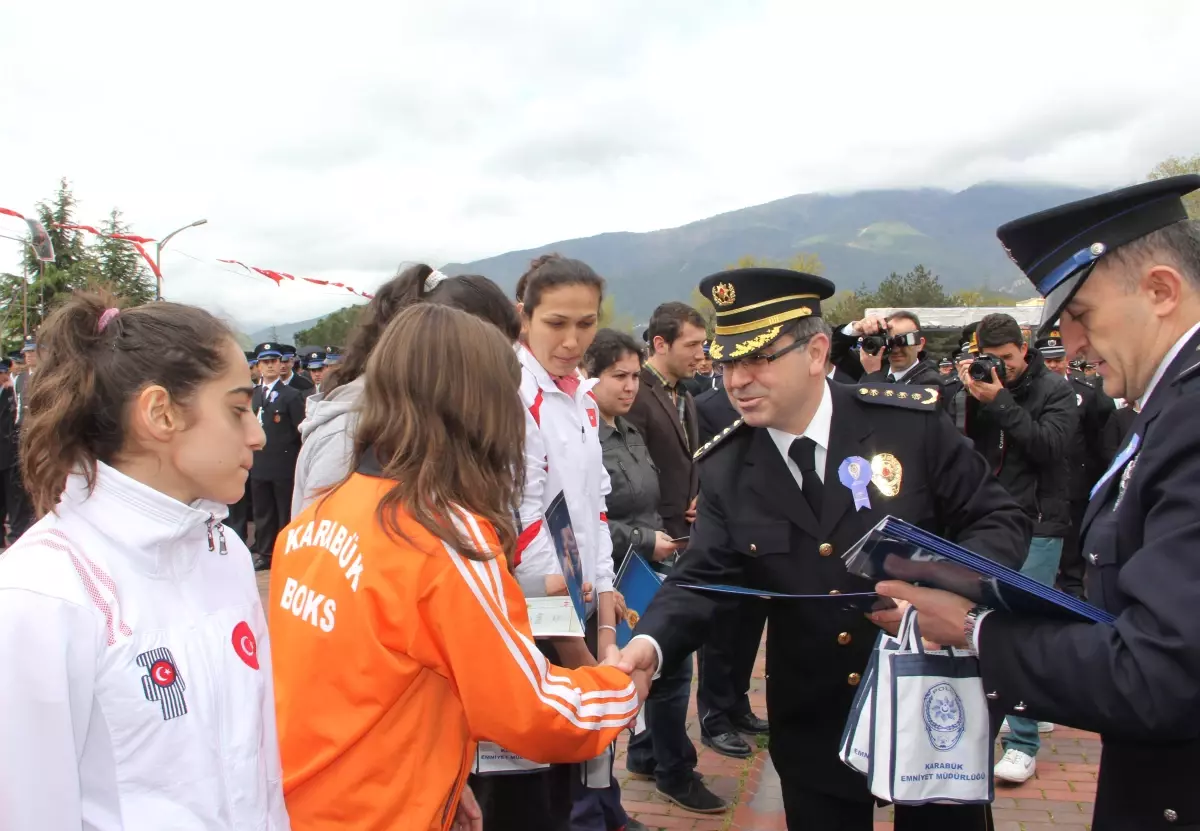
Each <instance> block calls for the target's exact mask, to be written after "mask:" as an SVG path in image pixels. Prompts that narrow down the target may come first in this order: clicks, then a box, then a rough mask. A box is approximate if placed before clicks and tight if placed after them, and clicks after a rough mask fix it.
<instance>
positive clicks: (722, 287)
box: [712, 283, 737, 306]
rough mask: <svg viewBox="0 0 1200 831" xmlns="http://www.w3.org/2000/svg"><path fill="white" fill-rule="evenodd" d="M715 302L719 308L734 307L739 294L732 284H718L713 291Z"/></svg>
mask: <svg viewBox="0 0 1200 831" xmlns="http://www.w3.org/2000/svg"><path fill="white" fill-rule="evenodd" d="M712 298H713V302H714V303H716V304H717V305H718V306H732V305H733V301H735V300H737V292H736V291H734V289H733V284H732V283H717V284H716V285H715V286H713V290H712Z"/></svg>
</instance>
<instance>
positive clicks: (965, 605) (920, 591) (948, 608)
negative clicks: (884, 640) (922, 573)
mask: <svg viewBox="0 0 1200 831" xmlns="http://www.w3.org/2000/svg"><path fill="white" fill-rule="evenodd" d="M875 591H877V592H879V593H880V594H881V595H883V596H884V597H890V598H892V599H893V600H895V601H896V602H897V603H900V602H901V601H905V600H906V601H908V602H909V603H911V604H912V605H914V606H916V607H917V620H918V621H919V622H920V624H921V635H922V637H924V638H925V640H926V642H932V643H937V644H941V645H942V646H957V647H968V646H970V644H969V643H967V636H966V623H967V612H969V611H971V609H972V608H973V607H974V606H975V603H974V602H973V601H971V600H967V599H966V598H965V597H959V596H958V595H957V594H951V593H950V592H946V591H942V590H941V589H926V588H919V587H917V586H913V585H911V584H909V583H902V582H900V581H899V580H885V581H884V582H882V583H878V584H876V586H875Z"/></svg>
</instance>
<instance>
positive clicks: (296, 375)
mask: <svg viewBox="0 0 1200 831" xmlns="http://www.w3.org/2000/svg"><path fill="white" fill-rule="evenodd" d="M279 352H280V360H281V361H282V362H283V372H282V377H283V382H284V383H285V384H287V385H288V386H289V387H291V388H292V389H296V390H299V391H300V392H301V393H303V394H304V397H305V398H307V397H308V396H310V395H312V393H313V390H314V389H316V386H317V385H316V384H314V383H313V382H312V379H311V378H309V377H308V376H307V375H306V374H305V373H304V372H303V371H302V370H303V368H302V367H301V366H300V364H301V361H300V360H299V359H298V358H297V357H296V347H294V346H290V345H288V344H286V343H285V344H282V345H280V347H279Z"/></svg>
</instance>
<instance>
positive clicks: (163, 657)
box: [136, 646, 187, 721]
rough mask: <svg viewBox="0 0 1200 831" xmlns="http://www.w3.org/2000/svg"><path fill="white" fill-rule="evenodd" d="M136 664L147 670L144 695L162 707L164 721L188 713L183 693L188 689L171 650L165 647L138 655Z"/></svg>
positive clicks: (143, 684) (143, 681)
mask: <svg viewBox="0 0 1200 831" xmlns="http://www.w3.org/2000/svg"><path fill="white" fill-rule="evenodd" d="M136 662H137V665H138V666H140V667H142V668H144V669H145V670H146V674H145V675H144V676H143V677H142V693H143V694H145V696H146V700H147V701H157V702H158V703H159V704H161V705H162V717H163V721H170V720H171V719H173V718H178V717H179V716H182V715H183V714H184V713H186V712H187V701H185V700H184V698H183V691H184V690H186V689H187V684H185V683H184V682H183V676H182V675H180V674H179V667H178V666H177V665H176V664H175V658H174V657H172V655H171V650H169V649H167V648H166V647H165V646H164V647H159V648H158V649H151V650H150V651H148V652H143V653H142V654H141V655H138V656H137V659H136Z"/></svg>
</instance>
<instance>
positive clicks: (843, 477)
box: [838, 456, 871, 511]
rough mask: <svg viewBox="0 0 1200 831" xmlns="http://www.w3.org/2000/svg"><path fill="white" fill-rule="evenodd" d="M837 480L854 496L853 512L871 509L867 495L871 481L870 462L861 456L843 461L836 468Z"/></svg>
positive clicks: (850, 457) (869, 498)
mask: <svg viewBox="0 0 1200 831" xmlns="http://www.w3.org/2000/svg"><path fill="white" fill-rule="evenodd" d="M838 480H839V481H841V483H842V484H843V485H845V486H846V487H848V488H849V489H850V493H851V494H852V495H853V496H854V510H856V511H861V510H862V509H863V508H870V507H871V497H870V496H868V495H867V484H868V483H869V482H870V481H871V463H870V462H868V461H867V460H866V459H864V458H863V457H862V456H849V457H847V458H845V459H843V460H842V464H841V466H839V467H838Z"/></svg>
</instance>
